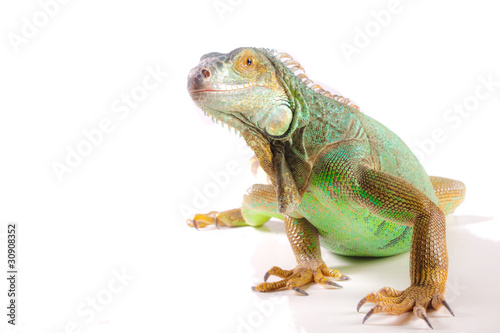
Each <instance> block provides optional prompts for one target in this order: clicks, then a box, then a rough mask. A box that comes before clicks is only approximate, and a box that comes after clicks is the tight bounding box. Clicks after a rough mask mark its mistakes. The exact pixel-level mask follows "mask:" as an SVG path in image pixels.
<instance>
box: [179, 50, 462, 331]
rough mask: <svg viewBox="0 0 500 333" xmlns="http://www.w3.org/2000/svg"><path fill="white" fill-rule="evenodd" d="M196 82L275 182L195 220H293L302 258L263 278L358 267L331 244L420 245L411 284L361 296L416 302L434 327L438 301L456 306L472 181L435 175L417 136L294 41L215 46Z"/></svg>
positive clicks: (392, 309)
mask: <svg viewBox="0 0 500 333" xmlns="http://www.w3.org/2000/svg"><path fill="white" fill-rule="evenodd" d="M187 88H188V92H189V94H190V95H191V97H192V99H193V101H194V102H195V103H196V105H197V106H198V107H200V108H201V109H202V110H203V111H204V112H205V114H207V115H209V116H211V117H213V118H214V119H215V120H216V121H217V122H222V123H223V124H226V125H227V126H228V127H230V128H233V129H235V130H236V131H237V132H238V133H239V134H240V135H241V136H242V137H243V138H244V139H245V141H246V142H247V144H248V145H249V146H250V147H251V148H252V149H253V151H254V153H255V155H256V156H257V158H258V161H259V164H260V166H261V167H262V168H263V169H264V171H265V172H266V173H267V175H268V176H269V178H270V180H271V183H272V184H256V185H253V186H252V187H250V189H248V191H247V193H246V194H245V195H244V197H243V203H242V206H241V208H237V209H232V210H228V211H222V212H210V213H208V214H196V215H195V216H194V218H193V219H192V220H188V221H187V223H188V225H190V226H194V227H196V228H199V227H204V226H207V225H210V224H215V225H224V226H229V227H234V226H244V225H250V226H260V225H262V224H264V223H265V222H267V221H268V220H269V219H270V218H271V217H275V218H278V219H282V220H283V221H284V225H285V230H286V234H287V237H288V239H289V241H290V245H291V247H292V249H293V252H294V254H295V257H296V260H297V263H298V264H297V266H296V267H295V268H294V269H292V270H284V269H281V268H279V267H276V266H275V267H272V268H271V269H270V270H269V271H268V272H267V273H266V274H265V276H264V281H267V278H268V277H269V276H270V275H274V276H277V277H279V278H281V279H282V280H280V281H277V282H272V283H271V282H263V283H260V284H258V285H257V286H255V287H254V290H256V291H261V292H267V291H273V290H277V289H283V288H288V289H293V290H295V291H297V292H298V293H301V294H304V295H307V293H306V292H305V291H304V290H302V289H300V287H301V286H304V285H306V284H308V283H310V282H316V283H320V284H329V285H334V286H339V285H338V284H337V283H335V282H333V281H331V280H329V279H328V277H331V278H335V279H340V280H342V279H348V277H347V276H345V275H343V274H341V273H340V272H339V271H338V270H335V269H331V268H328V267H327V266H326V265H325V263H324V262H323V259H322V258H321V250H320V240H321V245H323V246H324V247H326V248H327V249H328V250H330V251H332V252H333V253H338V254H341V255H347V256H363V257H383V256H390V255H395V254H398V253H402V252H405V251H408V250H411V255H410V276H411V285H410V286H409V287H408V288H407V289H405V290H402V291H398V290H395V289H393V288H389V287H385V288H382V289H380V290H379V291H378V292H372V293H370V294H368V295H367V296H366V297H364V298H363V299H362V300H361V301H360V302H359V304H358V311H359V309H360V307H361V306H362V305H363V304H365V303H366V302H372V303H375V305H374V306H373V307H372V308H371V310H369V311H368V313H367V314H366V316H365V317H364V319H363V323H364V322H365V321H366V320H367V319H368V318H369V317H370V316H371V315H373V314H374V313H391V314H396V315H399V314H402V313H405V312H407V311H410V310H413V312H414V313H415V315H417V316H418V317H419V318H421V319H424V320H425V322H426V323H427V324H428V325H429V327H431V328H432V325H431V323H430V321H429V319H428V316H427V313H426V309H427V308H428V307H430V306H432V307H433V308H436V309H438V308H440V307H441V306H445V307H446V308H447V309H448V310H449V312H450V313H451V314H452V315H454V314H453V312H452V310H451V308H450V306H449V304H448V303H447V302H446V300H445V298H444V292H445V285H446V279H447V274H448V254H447V251H446V226H445V222H446V221H445V215H447V214H450V213H451V212H453V211H454V209H455V208H456V207H457V206H458V205H460V203H462V201H463V199H464V195H465V186H464V184H463V183H462V182H460V181H456V180H451V179H447V178H441V177H430V176H428V175H427V174H426V172H425V171H424V169H423V167H422V165H421V164H420V163H419V161H418V160H417V158H416V157H415V156H414V155H413V153H412V152H411V151H410V149H409V148H408V147H407V146H406V145H405V143H404V142H403V141H402V140H401V139H400V138H399V137H398V136H397V135H396V134H394V133H393V132H391V131H390V130H389V129H387V128H386V127H384V126H383V125H382V124H380V123H379V122H377V121H375V120H374V119H372V118H370V117H369V116H367V115H365V114H364V113H361V112H360V111H359V108H358V107H357V106H356V105H354V104H353V103H352V102H351V101H350V100H348V99H346V98H344V97H341V96H339V95H332V94H331V93H329V92H327V91H325V90H324V89H323V88H321V87H320V86H319V85H317V84H315V83H314V82H312V81H311V80H310V79H309V78H308V77H307V75H306V74H305V71H304V69H303V68H302V66H301V65H300V64H299V63H298V62H297V61H295V60H293V59H292V57H291V56H290V55H288V54H286V53H278V52H277V51H275V50H270V49H262V48H238V49H235V50H233V51H231V52H229V53H227V54H221V53H208V54H206V55H204V56H203V57H201V59H200V63H199V64H198V66H196V67H195V68H193V69H192V70H191V71H190V73H189V77H188V85H187Z"/></svg>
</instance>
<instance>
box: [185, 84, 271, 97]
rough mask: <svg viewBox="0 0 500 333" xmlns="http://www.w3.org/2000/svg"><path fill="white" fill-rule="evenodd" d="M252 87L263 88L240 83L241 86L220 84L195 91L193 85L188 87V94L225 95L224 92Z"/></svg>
mask: <svg viewBox="0 0 500 333" xmlns="http://www.w3.org/2000/svg"><path fill="white" fill-rule="evenodd" d="M252 87H264V86H259V85H257V84H252V83H242V84H222V85H219V86H218V87H216V88H201V89H196V88H197V87H196V85H195V84H193V85H192V86H188V92H189V93H190V94H196V93H202V92H216V93H218V92H219V93H226V92H233V91H239V90H244V89H248V88H252Z"/></svg>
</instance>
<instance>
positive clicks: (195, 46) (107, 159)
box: [0, 0, 500, 333]
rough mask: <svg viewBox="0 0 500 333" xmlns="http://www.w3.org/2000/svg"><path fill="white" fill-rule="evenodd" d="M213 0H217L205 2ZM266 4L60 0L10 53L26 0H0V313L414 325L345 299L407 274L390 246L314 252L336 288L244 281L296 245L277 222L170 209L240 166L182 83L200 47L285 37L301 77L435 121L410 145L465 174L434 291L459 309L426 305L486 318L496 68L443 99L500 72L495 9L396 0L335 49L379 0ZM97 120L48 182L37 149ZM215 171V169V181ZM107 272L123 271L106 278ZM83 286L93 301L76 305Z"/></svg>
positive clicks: (233, 196)
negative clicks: (135, 95)
mask: <svg viewBox="0 0 500 333" xmlns="http://www.w3.org/2000/svg"><path fill="white" fill-rule="evenodd" d="M46 1H47V0H46ZM46 1H43V0H42V2H43V3H45V2H46ZM219 3H226V4H228V3H229V5H228V6H231V10H228V11H226V12H224V14H223V16H222V19H221V17H220V16H219V15H218V14H217V12H216V10H215V9H214V4H219ZM269 3H270V2H269V1H260V0H253V1H246V0H242V1H226V0H221V1H220V2H217V1H212V0H208V1H190V2H187V1H186V2H181V1H175V2H169V3H168V4H167V2H160V1H152V0H150V1H106V2H103V1H71V2H69V3H68V4H65V5H61V6H60V8H59V11H58V12H57V13H56V14H54V16H53V17H51V18H50V19H49V21H48V23H47V25H46V26H45V27H43V28H40V29H39V31H38V33H37V34H35V35H34V36H33V37H31V38H29V39H28V42H27V43H26V44H22V45H20V47H19V52H17V53H16V52H14V48H13V47H12V45H11V43H10V42H9V39H8V36H9V33H17V34H19V33H21V32H22V26H23V24H25V23H24V22H25V21H23V17H27V18H29V19H30V20H31V19H32V17H33V15H38V14H37V13H38V12H39V11H40V10H41V9H40V8H41V7H40V4H39V3H38V2H37V1H16V2H3V3H2V4H1V5H0V22H1V24H0V29H1V33H2V36H4V38H3V39H2V41H3V42H1V44H0V52H1V53H0V54H1V57H2V58H1V60H2V61H0V73H1V75H0V88H1V91H2V95H1V98H0V110H2V111H1V113H0V142H1V144H0V156H1V157H2V163H0V184H1V189H2V190H1V191H0V202H1V209H0V212H1V213H0V221H1V222H2V224H1V225H2V226H1V228H2V229H1V230H0V231H1V233H4V232H5V228H4V225H5V223H7V222H17V223H18V224H19V244H18V245H19V266H20V276H19V285H18V288H19V298H18V302H19V309H18V310H19V312H18V315H19V317H18V324H19V325H17V326H16V327H15V328H14V327H10V326H7V325H5V327H4V323H5V315H4V314H3V312H0V318H2V319H1V322H0V328H1V329H3V331H6V332H46V333H60V332H64V331H65V327H67V328H68V329H66V332H71V331H75V332H165V331H172V330H174V331H178V332H217V333H220V332H301V333H302V332H339V331H353V332H357V331H363V332H382V331H384V332H386V331H398V332H399V331H402V330H407V331H414V330H425V329H427V328H426V326H425V323H423V322H422V321H420V320H417V319H416V318H415V317H414V316H413V315H412V314H408V315H403V316H400V317H393V316H386V315H378V316H373V317H372V318H370V320H369V321H368V323H367V324H365V325H361V320H362V318H363V316H364V313H366V312H367V311H368V309H369V306H368V305H366V306H364V307H363V308H362V313H361V314H359V313H356V311H355V307H356V304H357V302H358V301H359V299H360V298H362V297H363V296H364V295H365V294H366V293H368V292H371V291H374V290H377V289H379V288H380V287H383V286H386V285H388V286H392V287H395V288H405V287H406V286H407V285H408V283H409V276H408V254H405V255H400V256H396V257H391V258H385V259H377V260H366V259H353V258H345V257H340V256H336V255H332V254H329V253H326V252H325V253H324V259H325V261H326V262H327V263H328V265H330V266H331V267H336V268H339V269H341V271H342V272H343V273H344V274H347V275H349V276H350V277H351V278H352V279H351V280H350V281H348V282H342V285H343V286H344V288H343V289H342V290H327V289H326V288H323V287H321V286H316V285H312V286H310V287H308V288H307V291H308V293H309V294H310V296H308V297H300V296H297V295H295V294H294V293H292V292H290V291H285V292H282V293H273V294H258V293H254V292H252V291H251V290H250V286H252V285H253V284H254V283H257V282H259V281H261V279H262V276H263V275H264V273H265V271H266V270H267V269H269V268H270V267H271V266H273V265H279V266H282V267H283V268H291V267H293V266H294V264H295V262H294V258H293V255H292V252H291V250H290V248H289V246H288V244H287V241H286V237H285V235H284V231H283V229H282V226H281V224H280V223H279V222H277V221H276V222H270V223H269V224H268V225H266V226H264V227H262V228H259V229H252V228H239V229H231V230H227V229H226V230H220V231H216V230H206V231H203V232H196V231H195V230H193V229H190V228H187V227H186V225H185V224H184V220H185V218H186V215H185V213H184V212H185V211H186V207H188V206H189V207H191V208H193V210H198V209H199V210H201V211H208V210H217V209H227V208H233V207H235V206H238V205H239V202H240V200H241V195H242V194H243V192H244V190H245V189H246V187H248V186H249V185H250V184H251V183H252V182H253V181H254V180H252V178H251V177H250V176H249V171H248V167H247V160H248V158H249V156H250V154H249V152H248V151H244V150H242V149H241V139H239V138H237V137H236V136H235V135H234V134H229V133H228V132H227V130H224V129H222V128H221V127H220V126H215V125H211V123H210V125H208V122H207V121H206V119H204V118H203V117H202V116H201V112H199V111H198V110H197V109H196V107H195V106H194V104H193V103H192V101H191V100H190V98H189V96H188V94H187V93H186V77H187V73H188V72H189V70H190V69H191V68H192V67H193V66H195V65H196V64H197V62H198V59H199V57H200V56H201V55H203V54H204V53H207V52H210V51H219V52H228V51H230V50H232V49H233V48H235V47H239V46H263V47H271V48H276V49H278V50H281V51H286V52H288V53H290V54H291V55H293V56H294V57H295V58H296V59H297V60H299V61H300V62H301V64H302V65H303V66H304V68H305V69H306V71H307V73H308V74H309V76H310V77H311V78H312V79H313V80H315V81H317V82H319V83H321V84H324V86H325V87H332V88H335V89H337V90H339V91H341V92H342V93H343V94H344V95H345V96H347V97H349V98H352V99H353V100H355V101H356V102H357V103H358V104H359V105H360V106H361V109H362V111H364V112H365V113H367V114H369V115H370V116H372V117H374V118H375V119H377V120H379V121H380V122H382V123H384V124H385V125H387V126H388V127H389V128H391V129H393V130H395V131H396V133H398V134H399V135H400V136H401V137H402V138H403V139H404V140H405V141H406V142H407V143H408V144H409V145H410V146H411V147H412V148H414V149H416V150H417V149H420V150H421V148H419V145H418V144H417V142H423V140H429V139H430V138H431V137H432V133H433V132H436V131H437V134H436V135H437V138H438V140H439V141H440V142H439V143H435V144H434V146H435V147H434V148H433V149H432V150H433V151H432V152H430V153H429V154H428V156H425V160H424V161H423V163H424V165H425V167H426V169H427V170H428V172H429V173H430V174H435V175H442V176H447V177H451V178H457V179H460V180H462V181H464V182H465V183H466V185H467V188H468V193H467V200H466V201H465V203H464V204H463V206H462V207H460V209H459V210H457V212H456V215H455V216H454V217H451V218H449V222H448V225H449V228H448V249H449V253H450V272H449V283H448V290H447V297H448V299H449V301H450V304H451V305H452V306H453V310H454V311H455V313H456V314H457V316H456V317H451V316H450V315H449V314H447V313H446V311H445V310H440V311H437V312H432V313H431V314H430V317H431V320H432V322H433V324H434V327H435V328H436V329H439V330H442V331H450V332H456V331H460V332H475V331H484V332H492V331H495V330H497V327H498V325H497V323H496V321H497V318H496V312H497V311H496V310H497V309H498V304H497V302H496V301H497V300H498V298H499V296H500V291H499V288H498V285H497V283H496V282H497V281H496V280H497V278H498V276H499V269H498V258H497V256H498V253H499V250H500V246H499V238H500V236H499V235H500V231H499V227H498V226H499V223H500V221H499V218H498V217H499V214H498V204H497V202H498V198H497V197H498V188H499V185H500V184H499V177H498V147H497V146H498V143H499V134H498V124H499V123H500V116H499V111H498V110H499V106H500V99H499V97H500V87H494V88H493V92H492V93H491V94H490V95H489V96H488V97H487V98H484V100H481V101H480V103H479V105H478V107H477V108H476V109H475V110H474V111H472V112H470V113H468V114H467V115H463V116H460V117H459V118H458V119H457V118H456V117H457V116H458V114H456V113H455V114H450V113H447V112H448V111H447V110H448V109H449V108H452V107H453V105H454V104H461V103H463V102H464V100H467V99H468V98H469V99H470V98H471V96H474V94H475V93H476V89H479V90H480V92H482V93H483V94H484V93H485V92H486V90H484V88H478V86H480V85H481V79H480V78H481V77H483V78H487V77H488V76H491V77H492V78H493V80H495V82H498V81H500V71H499V67H498V59H500V49H499V46H498V45H499V44H498V42H497V40H498V31H500V30H499V28H500V21H498V10H497V9H496V8H494V7H493V6H492V5H487V4H486V2H479V3H478V2H474V3H473V2H469V5H464V4H462V3H458V2H452V1H443V2H439V3H436V2H431V1H413V2H410V1H401V3H400V7H399V8H400V11H399V12H398V13H397V14H394V15H392V16H391V20H390V22H389V23H388V24H387V26H385V27H382V28H381V29H380V32H379V33H378V34H376V36H375V35H374V36H373V37H371V38H370V42H369V44H368V45H367V46H366V47H363V48H361V49H360V51H359V54H355V55H353V56H352V61H351V62H350V63H348V62H347V59H346V57H345V56H344V55H343V54H342V51H341V49H340V45H341V43H342V42H345V43H353V39H354V37H355V34H356V31H357V29H364V28H365V27H366V26H371V25H373V22H375V21H374V17H373V16H372V14H371V12H372V11H375V12H377V13H378V12H380V11H381V10H385V9H388V8H389V7H390V5H389V3H390V2H389V1H361V2H360V1H357V2H352V3H349V2H347V1H345V2H330V1H328V2H327V1H324V2H315V3H314V4H311V5H309V4H305V3H304V2H290V1H287V2H284V1H275V2H272V4H269ZM148 68H149V69H148ZM148 70H149V71H151V70H160V71H162V72H168V76H167V77H165V78H163V79H161V84H159V85H158V86H157V87H156V88H154V89H152V91H150V92H148V94H147V96H146V98H145V99H144V101H141V102H140V103H139V104H138V106H137V107H136V108H134V109H131V110H130V114H129V115H128V116H124V115H125V114H124V113H123V112H125V111H124V109H123V108H122V109H120V110H121V111H119V113H115V112H114V110H115V111H116V110H118V107H119V106H121V107H123V106H124V104H120V99H121V98H122V94H130V93H131V92H132V91H135V90H137V89H140V88H137V87H140V86H141V85H142V84H143V80H144V78H146V77H147V75H148ZM148 82H149V83H150V84H151V83H152V81H148ZM116 103H118V104H116ZM120 115H121V116H122V117H123V119H121V118H120V117H119V116H120ZM446 116H448V118H443V117H446ZM449 116H454V117H455V118H454V120H453V121H452V120H451V119H450V118H449ZM103 119H110V120H111V121H112V122H113V125H114V127H113V130H112V131H111V132H110V133H108V134H106V135H105V136H104V137H103V139H102V142H101V143H100V144H99V145H98V146H97V147H94V148H93V150H92V152H91V153H90V154H89V155H88V156H86V157H84V158H83V160H82V162H81V164H80V165H78V166H77V167H75V168H73V169H72V170H73V171H72V172H71V173H68V174H64V176H63V180H62V181H59V180H58V178H57V176H56V175H55V173H54V171H53V168H52V166H51V164H52V163H53V162H54V161H58V162H64V160H65V158H66V154H67V150H66V149H67V148H66V147H67V146H70V147H71V148H73V149H75V147H76V146H77V145H78V144H81V142H82V141H83V140H85V137H84V135H83V134H82V131H84V130H86V131H90V130H92V129H95V128H97V127H98V126H99V124H100V123H101V122H102V120H103ZM437 128H441V129H442V130H441V131H440V130H436V129H437ZM443 137H444V139H443ZM441 141H442V142H441ZM427 147H428V149H430V148H429V147H430V145H429V146H427ZM224 170H225V172H229V171H230V172H231V173H232V175H231V176H229V177H228V178H227V181H226V178H224V177H223V176H221V172H222V171H224ZM210 173H212V175H213V174H217V175H219V179H220V182H219V185H217V184H216V183H215V182H214V180H213V178H212V176H211V175H210ZM220 177H222V178H220ZM214 184H215V185H214ZM207 186H208V187H207ZM205 189H208V190H209V191H212V192H211V193H213V195H212V196H211V197H210V198H207V200H202V199H201V198H200V195H199V192H197V191H200V192H203V191H204V190H205ZM4 240H5V238H2V243H4ZM0 249H5V247H4V246H3V245H2V246H1V247H0ZM0 258H5V252H4V250H0ZM4 261H5V260H4V259H1V260H0V263H2V265H3V264H4ZM120 272H125V273H126V275H128V276H129V279H128V280H126V281H125V282H123V283H119V280H116V277H115V275H116V274H119V273H120ZM132 277H133V278H132ZM2 280H3V279H2ZM4 284H5V281H4ZM0 288H1V289H0V295H2V296H1V297H0V302H4V299H6V297H5V293H6V286H5V285H2V284H0ZM92 298H97V299H100V300H101V303H106V304H97V305H96V308H97V309H99V311H97V310H91V309H92V308H91V307H90V306H89V305H88V302H89V301H90V302H91V301H92ZM272 302H274V303H272ZM271 304H273V305H271ZM2 308H4V307H3V306H2ZM2 311H3V310H2ZM72 323H74V324H72ZM72 325H74V328H71V327H72ZM246 325H249V326H246Z"/></svg>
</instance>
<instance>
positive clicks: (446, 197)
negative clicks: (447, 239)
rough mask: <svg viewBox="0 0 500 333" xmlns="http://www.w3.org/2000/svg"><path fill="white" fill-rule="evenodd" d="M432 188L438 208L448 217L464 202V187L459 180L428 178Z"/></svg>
mask: <svg viewBox="0 0 500 333" xmlns="http://www.w3.org/2000/svg"><path fill="white" fill-rule="evenodd" d="M429 178H430V179H431V183H432V187H434V192H435V193H436V196H437V197H438V202H439V204H438V207H439V209H441V211H442V212H443V213H444V215H448V214H451V213H453V211H454V210H455V209H456V208H457V207H458V206H459V205H460V204H461V203H462V202H463V201H464V199H465V185H464V183H462V182H461V181H459V180H454V179H449V178H444V177H435V176H430V177H429Z"/></svg>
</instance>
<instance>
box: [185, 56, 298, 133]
mask: <svg viewBox="0 0 500 333" xmlns="http://www.w3.org/2000/svg"><path fill="white" fill-rule="evenodd" d="M188 91H189V93H190V94H191V97H192V98H193V100H194V101H195V103H196V104H197V105H198V106H199V107H200V108H201V109H202V110H203V111H205V112H206V113H208V114H209V115H211V116H212V117H213V118H215V119H217V120H220V121H222V122H223V123H225V124H227V125H229V126H231V127H233V128H235V129H236V130H238V131H242V130H245V129H248V128H252V129H254V130H256V131H257V132H260V133H261V134H262V135H266V136H270V137H282V136H283V135H285V133H287V131H288V130H289V129H290V126H291V124H292V120H293V117H294V114H293V112H292V109H291V103H290V98H289V95H288V94H287V89H286V87H285V86H284V85H283V84H282V80H281V79H280V77H279V75H277V73H276V67H275V65H274V64H273V62H272V58H270V55H269V54H268V52H266V51H265V50H262V49H255V48H239V49H236V50H234V51H232V52H230V53H227V54H221V53H209V54H206V55H204V56H203V57H201V59H200V64H199V65H198V66H196V67H195V68H193V69H192V70H191V72H190V73H189V77H188Z"/></svg>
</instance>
